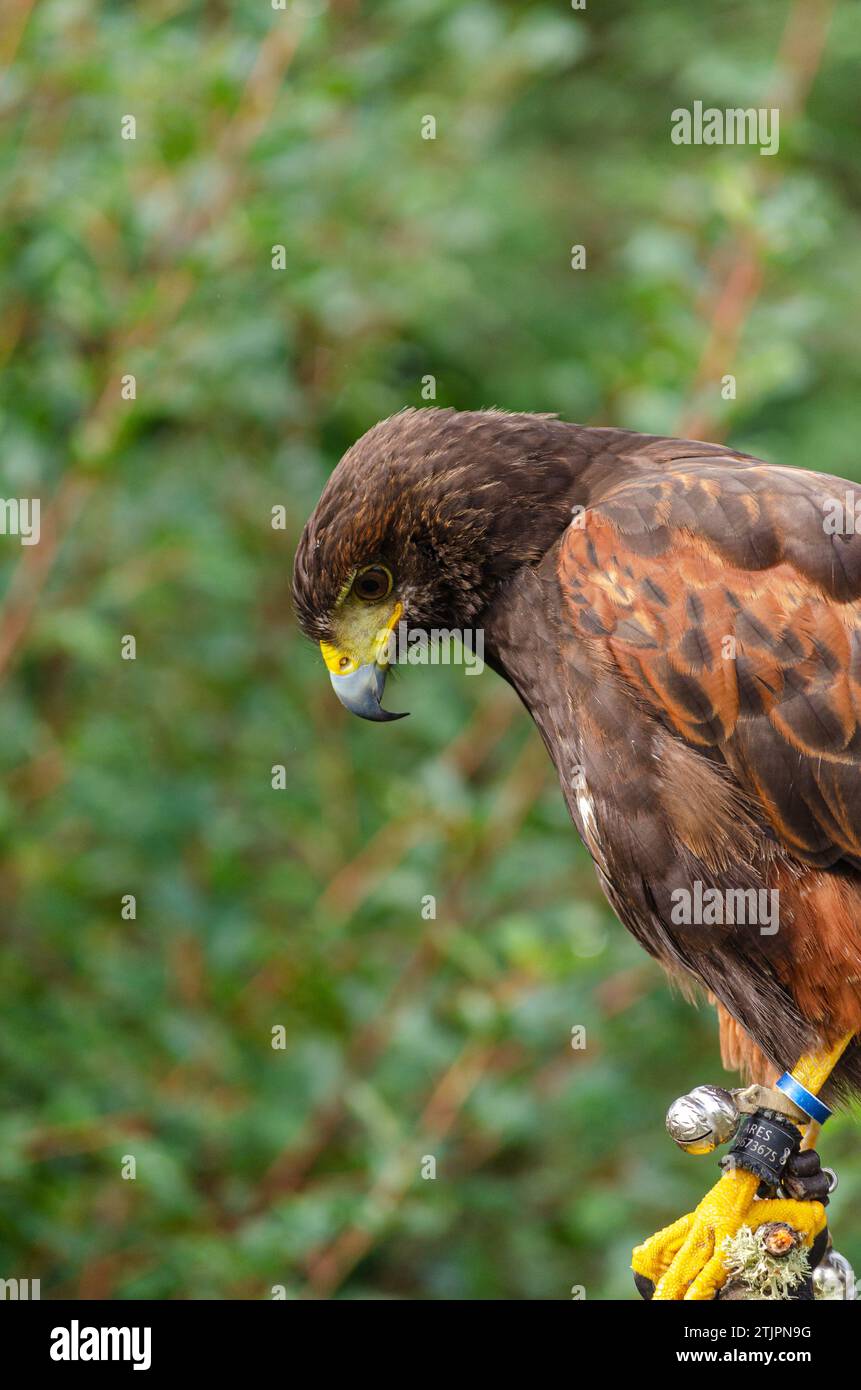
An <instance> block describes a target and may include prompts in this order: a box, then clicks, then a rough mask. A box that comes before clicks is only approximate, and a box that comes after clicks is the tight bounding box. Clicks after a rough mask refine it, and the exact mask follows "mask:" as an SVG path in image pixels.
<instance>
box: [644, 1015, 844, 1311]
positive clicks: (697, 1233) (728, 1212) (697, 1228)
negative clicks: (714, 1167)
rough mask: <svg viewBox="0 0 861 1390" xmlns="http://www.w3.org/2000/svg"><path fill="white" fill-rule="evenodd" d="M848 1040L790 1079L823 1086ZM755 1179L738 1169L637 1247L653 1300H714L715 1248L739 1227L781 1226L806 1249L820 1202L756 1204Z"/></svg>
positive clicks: (817, 1225) (717, 1277)
mask: <svg viewBox="0 0 861 1390" xmlns="http://www.w3.org/2000/svg"><path fill="white" fill-rule="evenodd" d="M851 1038H852V1034H847V1036H846V1037H845V1038H841V1040H840V1042H839V1043H838V1044H837V1045H836V1046H835V1047H832V1048H830V1049H829V1050H828V1051H823V1052H821V1053H815V1054H813V1053H812V1054H810V1055H809V1056H807V1057H802V1058H801V1059H800V1060H799V1062H798V1063H797V1064H796V1065H795V1066H794V1067H793V1069H792V1075H793V1076H794V1077H795V1079H796V1081H798V1082H800V1083H801V1085H802V1086H804V1087H805V1088H806V1089H807V1090H808V1091H811V1092H813V1093H814V1094H815V1093H816V1092H818V1091H819V1090H820V1089H821V1088H822V1086H824V1084H825V1082H826V1081H827V1079H828V1077H829V1076H830V1074H831V1072H832V1071H833V1070H834V1067H835V1066H836V1065H837V1063H838V1061H839V1060H840V1058H841V1056H842V1055H843V1053H844V1051H845V1050H846V1048H847V1046H848V1045H849V1042H850V1041H851ZM758 1187H759V1178H758V1177H756V1175H755V1174H754V1173H749V1172H747V1170H746V1169H744V1168H734V1169H732V1170H731V1171H729V1172H727V1173H724V1175H723V1177H721V1178H720V1180H719V1181H718V1182H717V1183H715V1185H714V1187H713V1188H712V1189H711V1191H710V1192H707V1193H706V1195H705V1197H704V1198H703V1200H702V1201H701V1202H700V1204H699V1206H698V1207H697V1208H696V1210H695V1211H692V1212H689V1213H688V1215H687V1216H683V1217H682V1218H681V1219H680V1220H679V1221H675V1222H674V1223H673V1224H672V1225H671V1226H667V1227H665V1228H664V1230H662V1231H658V1233H657V1235H654V1236H651V1237H650V1239H649V1240H647V1241H644V1242H643V1244H642V1245H638V1246H637V1248H636V1250H635V1251H634V1256H633V1260H632V1267H633V1269H634V1272H635V1273H637V1274H641V1275H644V1276H645V1277H646V1278H647V1279H650V1280H652V1282H653V1283H654V1285H655V1293H654V1297H655V1298H656V1299H659V1300H673V1299H691V1300H700V1299H708V1298H714V1296H715V1294H716V1293H717V1291H718V1289H719V1288H721V1286H722V1285H723V1284H724V1283H725V1282H726V1277H727V1272H726V1269H725V1267H724V1264H723V1255H722V1250H721V1246H722V1243H723V1241H724V1239H725V1238H726V1237H727V1236H730V1235H735V1233H736V1231H738V1230H739V1228H740V1227H741V1226H750V1228H751V1229H752V1230H756V1229H757V1228H758V1227H759V1226H762V1225H764V1224H765V1223H766V1222H768V1221H785V1222H787V1224H788V1225H790V1226H793V1227H794V1228H795V1230H797V1231H801V1232H802V1234H803V1235H804V1243H805V1244H806V1245H812V1244H813V1241H814V1240H815V1239H816V1237H817V1236H818V1234H819V1232H820V1231H821V1230H822V1229H823V1227H824V1225H825V1208H824V1207H823V1206H822V1204H821V1202H796V1201H792V1200H790V1199H788V1198H770V1199H767V1200H763V1201H760V1200H757V1197H756V1192H757V1188H758Z"/></svg>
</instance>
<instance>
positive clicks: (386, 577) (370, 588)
mask: <svg viewBox="0 0 861 1390" xmlns="http://www.w3.org/2000/svg"><path fill="white" fill-rule="evenodd" d="M392 583H393V580H392V576H391V574H390V573H389V571H388V570H387V569H386V567H385V565H368V568H367V569H364V570H359V573H358V574H357V575H356V578H355V580H354V582H353V593H354V594H355V595H356V598H360V599H361V600H362V602H363V603H376V602H377V601H378V600H379V599H381V598H386V597H388V595H389V594H390V593H391V592H392Z"/></svg>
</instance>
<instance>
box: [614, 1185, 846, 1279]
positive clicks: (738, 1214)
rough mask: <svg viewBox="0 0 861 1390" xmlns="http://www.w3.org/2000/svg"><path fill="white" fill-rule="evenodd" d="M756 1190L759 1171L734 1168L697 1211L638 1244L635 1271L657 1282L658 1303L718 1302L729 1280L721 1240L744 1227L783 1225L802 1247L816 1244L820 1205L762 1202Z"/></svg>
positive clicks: (785, 1200) (822, 1222)
mask: <svg viewBox="0 0 861 1390" xmlns="http://www.w3.org/2000/svg"><path fill="white" fill-rule="evenodd" d="M758 1187H759V1178H758V1177H757V1175H756V1174H755V1173H749V1172H748V1171H747V1170H746V1169H744V1168H734V1169H732V1170H731V1171H730V1172H727V1173H724V1175H723V1177H722V1178H721V1179H720V1181H719V1182H717V1183H716V1184H715V1186H714V1187H713V1188H712V1189H711V1191H710V1192H707V1193H706V1195H705V1197H704V1198H703V1200H702V1201H701V1202H700V1204H699V1206H698V1207H697V1208H696V1210H695V1211H693V1212H690V1213H689V1214H688V1215H687V1216H683V1217H682V1218H681V1219H680V1220H679V1221H676V1222H674V1223H673V1225H671V1226H667V1227H665V1229H664V1230H662V1231H658V1232H657V1234H656V1235H654V1236H652V1237H651V1238H650V1239H649V1240H647V1241H644V1242H643V1244H642V1245H638V1246H637V1248H636V1250H635V1251H634V1255H633V1259H632V1268H633V1270H634V1273H635V1275H636V1276H639V1277H640V1279H649V1280H651V1281H652V1282H653V1283H654V1285H655V1292H654V1295H653V1297H654V1299H655V1300H657V1301H665V1302H666V1301H670V1300H680V1299H688V1300H705V1299H711V1298H714V1297H715V1296H716V1294H717V1293H718V1290H719V1289H721V1288H722V1287H723V1285H724V1284H725V1283H726V1281H727V1277H728V1271H727V1268H726V1265H725V1264H724V1258H723V1242H724V1240H725V1239H726V1237H727V1236H733V1235H735V1234H736V1233H737V1231H738V1230H739V1228H740V1227H741V1226H749V1227H750V1228H751V1230H754V1231H755V1230H757V1229H758V1228H759V1227H760V1226H762V1225H763V1224H765V1223H766V1222H781V1223H784V1224H785V1225H788V1226H791V1227H792V1228H793V1229H794V1230H797V1231H798V1232H799V1233H800V1235H801V1238H802V1241H803V1243H804V1245H806V1246H810V1245H812V1243H813V1241H814V1239H815V1237H816V1236H817V1235H818V1234H819V1232H820V1231H821V1230H822V1229H823V1228H824V1226H825V1209H824V1207H823V1206H822V1205H821V1203H819V1202H811V1201H804V1202H798V1201H792V1200H790V1199H788V1198H773V1199H766V1200H764V1201H760V1200H758V1199H757V1196H756V1192H757V1188H758Z"/></svg>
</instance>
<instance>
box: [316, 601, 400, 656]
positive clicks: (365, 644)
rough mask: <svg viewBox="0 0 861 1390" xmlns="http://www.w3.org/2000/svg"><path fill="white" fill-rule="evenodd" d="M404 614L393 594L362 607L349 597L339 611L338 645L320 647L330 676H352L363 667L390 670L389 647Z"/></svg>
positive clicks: (336, 639) (336, 641) (336, 640)
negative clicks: (374, 665) (388, 660)
mask: <svg viewBox="0 0 861 1390" xmlns="http://www.w3.org/2000/svg"><path fill="white" fill-rule="evenodd" d="M403 612H404V610H403V605H402V604H401V603H399V602H398V601H397V599H395V597H394V595H393V594H389V596H388V598H385V599H383V600H381V602H379V603H363V602H362V601H361V599H358V598H356V597H354V596H352V595H350V594H348V595H347V597H346V598H345V599H344V600H343V602H342V604H341V606H340V609H339V611H338V617H337V621H336V623H335V641H334V642H321V643H320V651H321V652H322V654H323V660H324V661H325V663H326V666H327V668H328V669H329V671H330V672H331V674H332V675H333V676H349V675H352V673H353V672H354V671H358V669H359V667H360V666H368V665H371V664H372V663H376V664H377V665H378V666H387V665H388V662H387V661H386V659H385V648H386V643H387V641H388V637H389V633H390V632H391V631H392V630H393V629H394V628H396V627H397V625H398V623H399V622H400V620H401V618H402V617H403Z"/></svg>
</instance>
